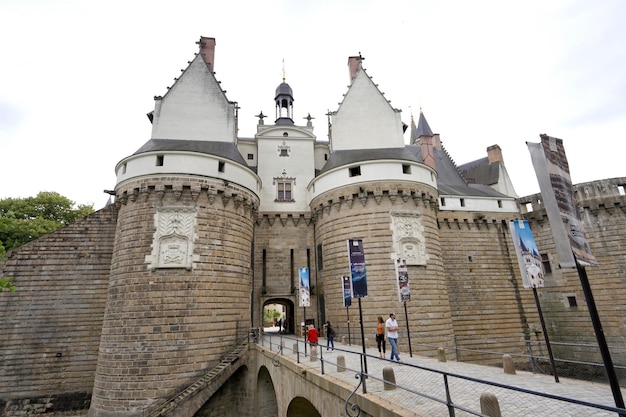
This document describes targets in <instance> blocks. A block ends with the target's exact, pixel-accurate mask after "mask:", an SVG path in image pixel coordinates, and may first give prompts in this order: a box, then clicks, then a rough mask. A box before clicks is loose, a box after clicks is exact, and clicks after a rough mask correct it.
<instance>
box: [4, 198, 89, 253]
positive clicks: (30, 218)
mask: <svg viewBox="0 0 626 417" xmlns="http://www.w3.org/2000/svg"><path fill="white" fill-rule="evenodd" d="M74 206H75V203H74V202H73V201H72V200H70V199H68V198H67V197H63V196H62V195H60V194H59V193H55V192H48V191H42V192H40V193H39V194H37V196H36V197H27V198H6V199H3V200H0V242H2V244H3V245H4V247H5V249H6V250H11V249H15V248H17V247H18V246H22V245H23V244H25V243H28V242H30V241H31V240H35V239H37V238H38V237H40V236H43V235H46V234H48V233H52V232H54V231H55V230H57V229H60V228H61V227H63V226H67V225H68V224H70V223H73V222H75V221H76V220H78V219H80V218H82V217H85V216H87V215H88V214H91V213H93V212H94V209H93V205H84V204H82V205H78V206H76V207H74Z"/></svg>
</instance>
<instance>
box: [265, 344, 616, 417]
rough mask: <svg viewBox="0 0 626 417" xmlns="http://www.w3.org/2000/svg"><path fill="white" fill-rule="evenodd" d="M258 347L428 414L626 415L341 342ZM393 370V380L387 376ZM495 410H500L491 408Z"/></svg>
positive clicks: (608, 407)
mask: <svg viewBox="0 0 626 417" xmlns="http://www.w3.org/2000/svg"><path fill="white" fill-rule="evenodd" d="M259 343H260V344H262V345H263V346H264V347H268V348H269V350H270V351H272V352H275V355H276V356H278V355H280V356H289V357H291V359H292V360H295V361H296V362H297V363H301V364H303V365H304V366H309V367H316V368H317V367H319V369H320V372H321V374H327V373H332V374H333V376H334V377H342V378H343V379H345V380H346V381H350V380H352V381H354V379H353V378H351V376H353V375H355V376H356V378H358V379H359V383H358V385H357V386H356V388H355V391H353V394H354V393H355V392H356V391H357V390H358V389H359V388H360V389H361V391H362V392H363V394H366V393H368V389H369V393H370V394H371V393H375V394H377V395H380V396H381V397H383V398H385V397H388V396H389V394H385V393H387V392H388V391H395V390H401V391H402V393H403V394H402V395H400V396H398V395H397V391H395V392H396V393H395V394H393V401H394V402H395V403H398V402H399V403H400V404H399V405H401V406H402V407H403V408H406V409H407V410H413V409H416V407H419V409H420V411H426V412H428V413H429V414H428V415H433V416H435V415H448V416H451V417H455V416H458V415H475V416H484V417H496V416H501V415H516V416H522V415H528V416H534V417H536V416H554V415H561V416H577V415H580V416H590V415H594V416H615V415H618V416H621V417H626V409H623V408H616V407H613V406H611V405H607V404H610V403H611V401H610V399H609V401H604V402H605V403H604V404H602V403H599V402H593V401H585V400H583V399H581V398H570V397H567V396H564V395H555V394H550V393H546V392H540V391H538V390H533V389H527V388H521V387H518V386H511V385H507V384H503V383H499V382H494V381H487V380H482V379H480V378H475V377H472V376H468V375H462V374H459V373H454V372H449V371H445V370H442V369H435V368H431V367H426V366H419V365H415V364H410V363H406V362H402V363H396V362H393V361H390V360H388V359H384V358H380V357H379V356H377V355H372V354H368V353H367V352H366V353H364V352H363V349H362V346H358V345H351V346H346V345H345V344H341V346H339V344H337V345H338V346H335V349H334V350H333V351H332V352H327V351H326V347H325V346H324V345H323V344H322V343H323V339H320V345H319V346H317V348H316V350H315V352H312V351H311V345H307V343H306V341H305V340H304V339H303V338H298V337H294V336H290V335H280V334H272V333H264V334H262V337H261V338H260V339H259ZM366 351H367V349H366ZM376 353H377V352H376ZM368 365H369V366H368ZM390 370H391V372H392V376H393V378H389V371H390ZM386 373H387V375H386ZM607 389H608V388H607ZM351 396H352V395H351ZM598 401H599V400H598ZM500 403H501V404H502V411H501V410H500ZM477 404H479V405H480V407H478V406H477ZM494 404H495V405H494ZM349 405H351V407H355V405H354V404H351V402H350V397H349V398H347V399H346V413H347V415H349V416H351V417H355V416H358V415H359V414H360V410H358V407H356V409H357V410H356V411H355V409H354V408H352V412H351V411H350V408H349V407H348V406H349ZM490 407H491V409H490ZM494 407H495V408H497V410H493V408H494ZM490 410H491V411H490ZM354 413H356V414H354ZM457 413H458V414H457Z"/></svg>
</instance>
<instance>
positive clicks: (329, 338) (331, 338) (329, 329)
mask: <svg viewBox="0 0 626 417" xmlns="http://www.w3.org/2000/svg"><path fill="white" fill-rule="evenodd" d="M335 336H337V334H336V333H335V328H334V327H333V326H331V325H330V320H329V321H327V322H326V352H328V351H329V350H335Z"/></svg>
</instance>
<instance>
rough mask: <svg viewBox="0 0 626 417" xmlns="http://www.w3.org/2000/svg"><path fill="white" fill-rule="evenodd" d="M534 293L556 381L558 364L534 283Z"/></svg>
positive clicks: (557, 380)
mask: <svg viewBox="0 0 626 417" xmlns="http://www.w3.org/2000/svg"><path fill="white" fill-rule="evenodd" d="M533 294H534V295H535V303H536V304H537V312H538V313H539V320H540V321H541V328H542V329H543V338H544V339H545V341H546V347H547V349H548V356H549V357H550V365H552V373H553V374H554V382H557V383H558V382H559V375H558V374H557V372H556V364H555V363H554V356H553V355H552V346H550V340H549V339H548V329H547V328H546V321H545V320H544V319H543V313H542V311H541V304H539V295H538V294H537V287H535V286H534V285H533Z"/></svg>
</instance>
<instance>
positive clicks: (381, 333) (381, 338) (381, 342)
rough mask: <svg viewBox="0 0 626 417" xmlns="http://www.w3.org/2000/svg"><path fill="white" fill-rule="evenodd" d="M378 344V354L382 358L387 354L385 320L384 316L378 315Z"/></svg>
mask: <svg viewBox="0 0 626 417" xmlns="http://www.w3.org/2000/svg"><path fill="white" fill-rule="evenodd" d="M376 346H377V347H378V355H380V357H381V358H384V357H385V356H387V349H386V343H385V322H384V321H383V318H382V316H378V324H377V325H376Z"/></svg>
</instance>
